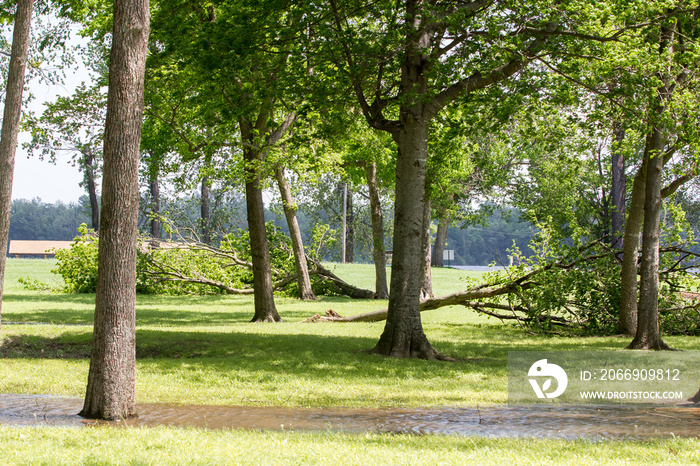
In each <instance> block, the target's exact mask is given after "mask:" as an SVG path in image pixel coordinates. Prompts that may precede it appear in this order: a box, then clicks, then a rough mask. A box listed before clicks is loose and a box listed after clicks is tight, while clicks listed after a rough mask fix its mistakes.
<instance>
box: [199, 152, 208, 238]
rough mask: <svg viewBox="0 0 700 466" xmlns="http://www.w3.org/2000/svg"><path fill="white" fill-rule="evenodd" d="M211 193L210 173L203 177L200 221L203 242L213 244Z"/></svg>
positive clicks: (206, 164) (206, 163)
mask: <svg viewBox="0 0 700 466" xmlns="http://www.w3.org/2000/svg"><path fill="white" fill-rule="evenodd" d="M209 166H210V163H208V162H205V167H206V168H208V167H209ZM210 193H211V181H210V179H209V175H204V176H203V177H202V187H201V195H200V201H201V204H200V211H199V213H200V219H201V220H200V221H201V224H202V243H204V244H211V212H210V211H209V205H210V204H209V197H210Z"/></svg>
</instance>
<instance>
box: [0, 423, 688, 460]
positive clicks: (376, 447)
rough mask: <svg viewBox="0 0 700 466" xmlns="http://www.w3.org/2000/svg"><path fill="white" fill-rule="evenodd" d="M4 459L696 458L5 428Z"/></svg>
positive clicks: (610, 448)
mask: <svg viewBox="0 0 700 466" xmlns="http://www.w3.org/2000/svg"><path fill="white" fill-rule="evenodd" d="M0 440H2V441H1V442H0V457H1V458H2V462H3V463H4V464H27V463H29V464H38V465H64V464H65V465H73V464H105V465H112V464H115V465H117V464H119V465H121V464H197V465H199V464H246V465H247V464H265V465H267V464H320V465H329V464H332V465H346V464H352V465H357V464H372V465H375V464H444V465H464V464H475V465H500V464H518V465H558V464H562V463H563V462H565V463H566V464H568V465H591V464H615V465H622V464H630V465H633V464H654V465H657V464H658V465H661V464H664V465H667V464H697V463H698V462H699V461H700V450H699V449H698V448H697V447H698V443H697V441H695V440H692V439H672V440H664V441H651V442H588V441H583V440H580V441H564V440H542V439H539V440H538V439H486V438H464V437H455V436H432V435H424V436H411V435H379V434H356V435H353V434H341V433H330V432H329V433H309V432H293V431H292V432H273V431H266V432H259V431H242V430H232V431H210V430H201V429H172V428H139V429H112V428H89V429H79V430H76V429H61V428H52V429H46V428H22V429H11V428H2V427H0Z"/></svg>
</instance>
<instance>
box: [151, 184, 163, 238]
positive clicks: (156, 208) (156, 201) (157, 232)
mask: <svg viewBox="0 0 700 466" xmlns="http://www.w3.org/2000/svg"><path fill="white" fill-rule="evenodd" d="M149 190H150V191H151V202H152V206H151V238H153V239H154V240H155V241H156V242H157V241H158V240H160V239H161V238H162V236H161V230H162V225H161V221H160V183H159V182H158V174H156V175H155V176H153V177H152V178H151V181H150V183H149Z"/></svg>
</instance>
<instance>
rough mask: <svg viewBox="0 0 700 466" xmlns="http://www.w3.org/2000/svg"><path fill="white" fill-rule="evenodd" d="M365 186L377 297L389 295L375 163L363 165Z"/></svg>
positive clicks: (382, 297)
mask: <svg viewBox="0 0 700 466" xmlns="http://www.w3.org/2000/svg"><path fill="white" fill-rule="evenodd" d="M365 173H366V175H367V188H368V189H369V207H370V211H371V216H372V245H373V247H372V256H373V257H374V274H375V280H374V289H375V292H376V296H377V298H379V299H387V298H388V297H389V288H388V287H387V284H386V256H385V255H384V218H383V215H382V206H381V202H380V199H379V182H378V181H377V164H376V163H375V162H372V163H368V164H367V165H366V166H365Z"/></svg>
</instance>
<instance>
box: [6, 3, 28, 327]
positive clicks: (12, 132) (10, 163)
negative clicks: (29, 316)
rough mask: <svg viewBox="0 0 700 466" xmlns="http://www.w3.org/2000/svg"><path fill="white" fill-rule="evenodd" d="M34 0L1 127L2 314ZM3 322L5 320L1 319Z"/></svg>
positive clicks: (14, 56) (23, 7)
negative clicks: (13, 181) (20, 120)
mask: <svg viewBox="0 0 700 466" xmlns="http://www.w3.org/2000/svg"><path fill="white" fill-rule="evenodd" d="M33 9H34V1H33V0H19V1H18V3H17V12H16V13H15V24H14V27H13V32H12V50H11V51H10V65H9V70H8V74H7V88H6V89H7V90H6V92H5V108H4V110H3V119H2V130H1V131H0V228H1V229H2V230H1V231H0V317H1V316H2V308H1V306H2V296H3V285H4V281H5V261H6V255H7V254H6V253H7V242H8V235H9V233H10V213H11V211H12V209H11V206H12V178H13V175H14V170H15V152H16V151H17V134H18V133H19V119H20V114H21V112H22V91H23V90H24V73H25V70H26V68H27V49H28V48H29V30H30V26H31V22H32V11H33ZM0 325H2V320H1V319H0Z"/></svg>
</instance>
